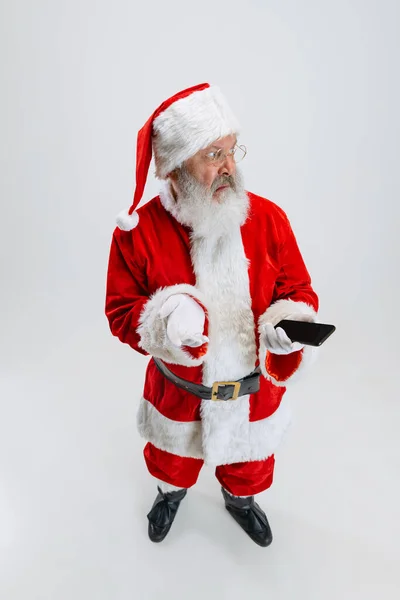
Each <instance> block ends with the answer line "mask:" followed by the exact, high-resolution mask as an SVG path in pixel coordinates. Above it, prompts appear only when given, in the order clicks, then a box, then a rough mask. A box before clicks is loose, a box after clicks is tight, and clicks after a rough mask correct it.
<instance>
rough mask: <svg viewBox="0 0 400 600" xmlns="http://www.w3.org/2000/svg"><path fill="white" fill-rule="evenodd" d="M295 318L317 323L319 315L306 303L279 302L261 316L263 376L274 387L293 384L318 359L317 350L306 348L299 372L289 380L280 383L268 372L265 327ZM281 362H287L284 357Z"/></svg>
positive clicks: (260, 351) (259, 328)
mask: <svg viewBox="0 0 400 600" xmlns="http://www.w3.org/2000/svg"><path fill="white" fill-rule="evenodd" d="M293 317H295V318H296V320H297V321H312V322H316V320H317V313H316V312H315V310H314V309H313V307H312V306H310V305H309V304H306V303H305V302H295V301H294V300H278V301H277V302H275V304H272V305H271V306H270V307H269V308H268V309H267V310H266V311H265V313H264V314H263V315H261V317H260V319H259V322H258V333H259V336H260V350H259V359H260V366H261V371H262V374H263V375H264V377H265V378H266V379H269V380H270V381H271V382H272V383H273V384H274V385H277V386H286V385H287V384H288V383H289V382H290V383H291V382H293V381H295V380H297V379H298V377H299V374H301V373H302V372H303V371H304V369H305V368H306V367H307V366H309V365H310V364H312V363H313V362H314V360H315V358H316V350H317V348H313V347H312V346H305V347H304V348H303V350H302V360H301V363H300V365H299V366H298V368H297V370H296V371H295V373H294V374H293V375H291V376H290V377H289V378H288V379H284V380H282V381H280V380H279V381H278V380H277V379H275V378H274V377H273V376H272V375H271V374H270V373H268V371H267V370H266V366H265V361H266V357H267V349H266V347H265V343H264V327H265V325H266V323H272V325H274V326H275V325H277V324H278V323H279V322H280V321H282V320H283V319H290V318H293ZM281 360H282V361H283V360H285V357H284V356H283V357H282V358H281Z"/></svg>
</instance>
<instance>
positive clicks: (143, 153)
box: [129, 83, 210, 215]
mask: <svg viewBox="0 0 400 600" xmlns="http://www.w3.org/2000/svg"><path fill="white" fill-rule="evenodd" d="M209 87H210V85H209V84H208V83H202V84H200V85H196V86H194V87H191V88H188V89H186V90H183V91H182V92H178V93H177V94H175V95H174V96H172V97H171V98H169V99H168V100H166V101H165V102H163V103H162V104H161V105H160V106H159V107H158V108H157V109H156V110H155V111H154V113H153V114H152V115H151V117H150V118H149V119H148V120H147V122H146V123H145V125H144V126H143V127H142V129H141V130H140V131H139V133H138V137H137V144H136V189H135V193H134V195H133V203H132V206H131V207H130V209H129V214H130V215H131V214H132V213H133V211H134V210H135V208H136V207H137V205H138V204H139V202H140V200H141V199H142V196H143V192H144V188H145V185H146V180H147V174H148V172H149V167H150V163H151V156H152V151H153V148H152V133H153V122H154V119H156V117H158V116H159V115H160V114H161V113H163V112H164V111H165V110H167V108H169V107H170V106H171V104H174V102H177V101H178V100H182V99H183V98H186V97H187V96H190V94H193V92H200V91H202V90H204V89H206V88H209Z"/></svg>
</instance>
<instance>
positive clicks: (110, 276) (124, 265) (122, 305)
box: [106, 232, 149, 355]
mask: <svg viewBox="0 0 400 600" xmlns="http://www.w3.org/2000/svg"><path fill="white" fill-rule="evenodd" d="M122 236H125V237H126V241H125V242H124V241H123V239H122ZM128 236H129V238H130V239H129V240H128ZM132 258H133V249H132V241H131V237H130V234H129V233H125V232H123V233H121V234H119V235H118V236H117V234H116V233H114V235H113V239H112V242H111V250H110V258H109V262H108V272H107V290H106V316H107V319H108V322H109V325H110V329H111V332H112V333H113V335H115V336H117V337H118V338H119V339H120V340H121V342H124V343H125V344H129V345H130V346H131V347H132V348H133V349H134V350H136V351H137V352H140V353H141V354H144V355H147V354H148V353H147V352H146V351H145V350H143V348H141V347H140V346H139V341H140V337H139V335H138V333H137V327H138V325H139V317H140V314H141V313H142V311H143V307H144V305H145V304H146V302H147V301H148V299H149V295H148V293H147V289H146V276H145V270H144V269H143V268H140V265H139V264H138V263H135V262H134V261H133V260H132Z"/></svg>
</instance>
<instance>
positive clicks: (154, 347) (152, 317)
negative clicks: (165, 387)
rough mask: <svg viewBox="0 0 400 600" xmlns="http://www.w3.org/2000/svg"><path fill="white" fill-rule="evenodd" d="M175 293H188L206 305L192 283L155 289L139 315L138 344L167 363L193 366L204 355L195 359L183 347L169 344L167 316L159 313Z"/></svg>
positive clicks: (202, 358)
mask: <svg viewBox="0 0 400 600" xmlns="http://www.w3.org/2000/svg"><path fill="white" fill-rule="evenodd" d="M175 294H189V295H190V296H192V297H193V298H197V300H199V302H201V303H202V304H203V305H205V306H207V304H206V303H205V300H204V297H203V295H202V294H201V292H199V290H198V289H196V288H195V287H194V286H192V285H188V284H185V283H183V284H178V285H172V286H169V287H166V288H161V289H160V290H157V292H156V293H155V294H153V296H151V298H150V299H149V300H148V302H146V304H145V306H144V309H143V311H142V314H141V315H140V319H139V327H138V328H137V332H138V334H139V336H140V342H139V346H140V347H141V348H143V350H146V352H148V353H149V354H151V355H152V356H155V357H157V358H161V359H162V360H165V361H166V362H168V363H171V364H177V365H184V366H187V367H195V366H198V365H201V364H202V362H203V361H204V358H205V356H206V355H204V356H202V357H201V358H197V359H195V358H192V357H191V356H190V354H188V353H187V352H186V351H185V350H184V349H183V348H179V347H177V346H174V345H173V344H171V342H170V340H169V338H168V336H167V318H161V317H160V315H159V313H160V310H161V307H162V306H163V304H164V302H165V301H166V300H167V299H168V298H170V297H171V296H173V295H175Z"/></svg>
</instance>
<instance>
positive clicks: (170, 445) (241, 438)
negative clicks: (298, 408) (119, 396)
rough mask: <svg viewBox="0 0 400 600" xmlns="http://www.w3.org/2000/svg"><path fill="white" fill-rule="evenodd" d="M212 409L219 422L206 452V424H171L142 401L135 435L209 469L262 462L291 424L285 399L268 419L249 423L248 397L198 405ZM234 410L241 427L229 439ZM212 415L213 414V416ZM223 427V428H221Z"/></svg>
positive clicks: (152, 407) (273, 449)
mask: <svg viewBox="0 0 400 600" xmlns="http://www.w3.org/2000/svg"><path fill="white" fill-rule="evenodd" d="M205 403H208V404H209V405H213V406H215V407H217V408H216V411H217V412H218V413H219V417H220V419H219V420H218V421H216V423H215V425H216V426H217V427H218V431H215V433H217V436H216V437H215V438H214V440H213V442H214V443H213V447H212V448H210V446H209V444H210V441H211V440H210V436H209V434H208V432H206V431H204V427H209V426H210V423H209V422H208V423H205V422H204V421H189V422H183V421H173V420H172V419H168V418H167V417H165V416H164V415H162V414H161V413H160V412H159V411H158V410H157V409H156V408H155V407H154V405H153V404H151V403H150V402H148V401H147V400H145V399H144V398H142V400H141V402H140V407H139V411H138V415H137V425H138V430H139V433H140V435H141V436H142V437H144V438H145V439H146V440H147V441H149V442H151V443H152V444H153V445H154V446H156V447H157V448H160V450H165V451H166V452H170V453H171V454H176V455H177V456H184V457H189V458H202V459H204V461H205V463H206V464H208V465H211V466H218V465H223V464H231V463H236V462H247V461H254V460H264V459H265V458H268V456H271V454H273V453H274V452H275V450H276V449H277V448H278V446H279V444H280V442H281V440H282V438H283V436H284V434H285V432H286V430H287V428H288V426H289V425H290V421H291V411H290V408H289V406H288V402H287V400H286V398H284V399H283V400H282V402H281V403H280V405H279V407H278V408H277V410H276V411H275V412H274V413H273V414H272V415H271V416H270V417H268V418H266V419H261V420H260V421H251V422H250V421H249V420H248V415H249V396H243V397H242V398H240V399H238V400H232V401H227V402H222V401H221V402H213V401H211V400H203V401H202V410H203V407H204V404H205ZM234 406H239V411H240V413H243V414H242V415H241V416H242V417H243V416H244V417H245V418H244V419H243V418H242V419H241V427H240V429H239V430H236V431H237V432H236V435H232V429H231V427H232V423H231V422H230V419H231V416H232V415H235V414H236V415H237V413H236V411H235V409H234V408H233V407H234ZM214 414H215V413H214ZM222 424H223V426H221V425H222ZM211 439H212V438H211Z"/></svg>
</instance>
